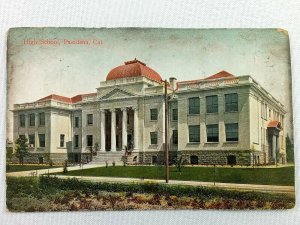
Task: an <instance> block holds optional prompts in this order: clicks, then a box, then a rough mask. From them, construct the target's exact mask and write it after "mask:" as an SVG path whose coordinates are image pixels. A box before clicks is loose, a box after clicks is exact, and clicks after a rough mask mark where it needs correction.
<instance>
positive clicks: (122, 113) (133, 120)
mask: <svg viewBox="0 0 300 225" xmlns="http://www.w3.org/2000/svg"><path fill="white" fill-rule="evenodd" d="M100 114H101V115H100V117H101V119H100V136H101V137H100V151H101V152H117V151H124V150H125V149H127V150H133V149H134V148H135V149H136V147H137V146H138V143H137V131H138V128H137V124H138V120H137V119H138V116H137V109H136V108H133V107H123V108H114V109H101V110H100ZM135 131H136V132H135ZM135 137H136V139H135Z"/></svg>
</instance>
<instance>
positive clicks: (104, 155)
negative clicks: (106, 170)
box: [90, 151, 138, 165]
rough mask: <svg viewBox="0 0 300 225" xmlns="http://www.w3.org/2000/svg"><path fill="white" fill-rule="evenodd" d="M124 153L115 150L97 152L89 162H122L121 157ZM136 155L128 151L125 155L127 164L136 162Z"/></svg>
mask: <svg viewBox="0 0 300 225" xmlns="http://www.w3.org/2000/svg"><path fill="white" fill-rule="evenodd" d="M124 155H125V152H124V151H116V152H97V155H96V156H93V160H92V161H91V162H90V163H91V164H105V163H106V162H107V163H108V164H110V165H111V164H112V163H113V162H115V163H116V164H123V157H124ZM137 158H138V156H137V154H135V153H130V154H129V155H128V157H127V163H128V164H135V163H136V162H137V160H138V159H137Z"/></svg>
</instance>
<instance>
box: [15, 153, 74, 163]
mask: <svg viewBox="0 0 300 225" xmlns="http://www.w3.org/2000/svg"><path fill="white" fill-rule="evenodd" d="M67 159H68V155H67V154H65V153H36V152H34V153H33V152H30V153H29V154H28V155H27V156H26V157H24V159H23V163H24V164H49V162H50V160H52V162H53V163H54V164H63V163H64V161H65V160H67ZM12 163H19V158H17V157H16V156H13V157H12Z"/></svg>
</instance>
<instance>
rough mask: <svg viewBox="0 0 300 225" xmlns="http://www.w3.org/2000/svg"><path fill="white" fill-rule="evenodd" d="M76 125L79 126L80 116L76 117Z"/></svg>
mask: <svg viewBox="0 0 300 225" xmlns="http://www.w3.org/2000/svg"><path fill="white" fill-rule="evenodd" d="M75 127H79V117H78V116H76V117H75Z"/></svg>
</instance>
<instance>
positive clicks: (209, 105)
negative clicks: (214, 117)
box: [206, 95, 218, 113]
mask: <svg viewBox="0 0 300 225" xmlns="http://www.w3.org/2000/svg"><path fill="white" fill-rule="evenodd" d="M217 112H218V95H212V96H206V113H217Z"/></svg>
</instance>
